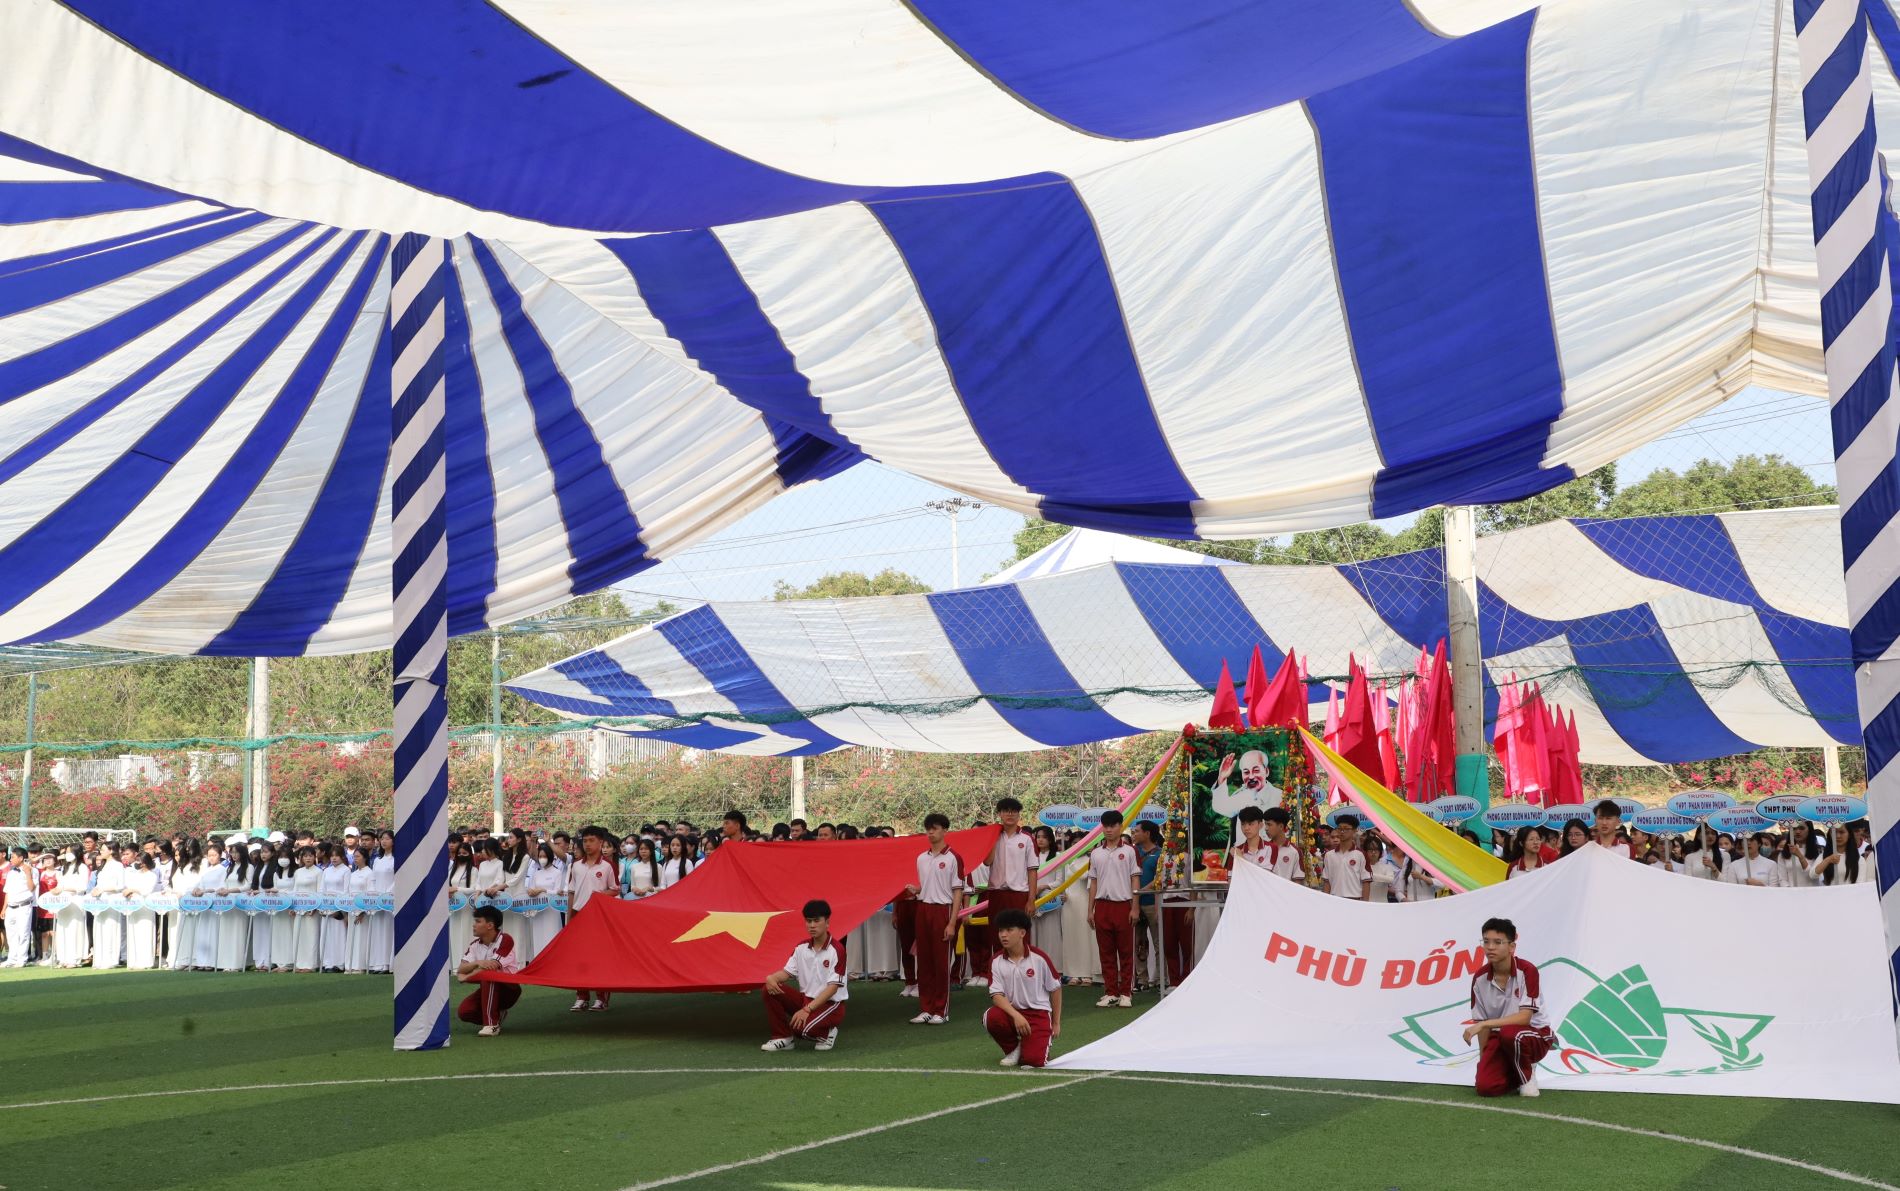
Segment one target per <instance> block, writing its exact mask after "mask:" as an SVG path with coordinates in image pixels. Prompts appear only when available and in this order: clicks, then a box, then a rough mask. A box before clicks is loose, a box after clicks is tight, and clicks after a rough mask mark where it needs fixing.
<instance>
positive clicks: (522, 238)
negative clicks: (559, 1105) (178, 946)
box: [0, 0, 1900, 654]
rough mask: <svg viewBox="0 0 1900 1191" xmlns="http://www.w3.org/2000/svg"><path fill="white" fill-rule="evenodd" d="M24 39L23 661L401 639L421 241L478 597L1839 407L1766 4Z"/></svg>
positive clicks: (1804, 190)
mask: <svg viewBox="0 0 1900 1191" xmlns="http://www.w3.org/2000/svg"><path fill="white" fill-rule="evenodd" d="M1880 11H1882V12H1884V11H1885V10H1884V9H1881V10H1880ZM1892 30H1893V26H1892V23H1891V22H1890V21H1889V22H1887V24H1886V25H1884V26H1882V35H1883V37H1884V36H1887V35H1888V33H1890V32H1892ZM1896 40H1900V35H1897V36H1896ZM0 45H6V46H7V47H8V69H7V70H6V71H5V72H0V410H3V411H4V414H0V575H4V576H5V578H6V583H5V586H4V587H3V588H0V642H17V641H32V640H49V639H56V638H64V639H68V640H75V641H83V642H89V643H95V644H100V645H111V646H119V647H124V648H134V649H145V650H157V651H164V652H204V653H227V654H284V653H303V652H342V651H349V650H358V649H368V648H377V647H384V646H387V645H388V644H389V624H390V618H389V612H388V608H389V578H388V576H389V573H390V571H389V560H388V555H389V529H388V506H389V477H388V475H387V472H388V466H387V464H388V459H389V457H390V443H389V441H388V431H387V428H386V427H387V418H386V416H385V413H384V410H385V407H386V406H387V404H388V394H387V385H388V373H389V369H390V367H391V363H392V362H391V360H390V353H391V348H390V336H389V331H388V328H387V326H386V312H387V309H388V306H389V293H388V272H389V270H388V267H387V257H388V253H389V249H390V244H391V242H392V239H391V238H392V236H394V235H396V234H400V233H405V232H427V233H432V234H439V235H442V236H444V237H446V238H447V239H448V241H449V251H450V254H451V259H452V264H453V270H452V284H451V285H450V287H449V292H448V294H447V296H446V298H445V311H446V318H447V324H448V336H449V343H448V349H447V365H446V369H445V375H444V377H443V385H444V388H445V397H446V406H447V410H448V415H447V416H448V427H447V434H446V450H447V464H446V472H447V475H446V482H447V488H448V504H449V508H450V524H449V538H448V558H447V566H448V600H449V617H450V627H451V631H453V632H458V633H459V632H468V631H473V630H476V629H479V628H481V627H483V626H485V625H491V624H497V623H501V622H505V621H507V620H510V619H513V618H516V617H520V616H523V615H527V614H531V613H534V612H537V611H540V610H543V609H545V608H548V607H551V606H553V605H555V604H557V603H559V602H560V601H562V600H563V599H566V598H568V597H569V596H571V595H573V594H576V593H581V592H586V591H590V590H594V589H597V588H599V587H601V586H604V585H605V584H607V583H610V582H613V581H615V580H618V579H622V578H625V577H627V576H629V575H631V574H634V573H636V572H638V571H639V570H641V569H642V568H644V567H646V566H649V565H651V564H652V563H654V562H655V561H657V560H659V559H662V558H665V557H669V556H671V555H673V554H676V553H678V552H679V551H681V550H682V549H684V548H686V547H687V546H689V545H691V544H692V543H693V542H695V541H698V540H701V539H703V538H704V537H706V536H708V535H710V534H712V533H714V532H716V531H717V530H718V529H719V528H721V527H722V526H724V525H726V524H729V523H730V522H731V521H732V520H734V519H735V518H737V517H738V516H740V515H742V514H743V513H745V512H746V511H748V510H750V509H752V508H755V507H757V506H758V505H759V504H761V503H763V502H764V501H767V500H769V499H771V498H772V497H773V496H774V495H775V494H777V493H778V492H780V491H782V490H783V489H784V488H786V487H787V486H788V485H792V484H797V483H800V482H803V481H806V480H809V479H812V478H814V477H820V476H824V475H827V474H830V473H831V472H834V471H836V470H838V469H840V468H844V467H848V466H850V465H851V464H852V463H854V462H855V461H857V460H859V459H861V458H867V457H868V458H873V459H877V460H880V461H883V462H885V463H887V464H889V465H891V466H894V467H898V468H901V469H903V470H906V471H909V472H912V473H913V474H916V475H919V476H921V477H924V478H926V479H929V480H933V481H936V482H938V483H941V484H944V485H946V486H948V487H951V488H955V489H959V490H961V491H963V492H966V493H969V494H971V495H974V496H976V497H978V498H980V499H983V500H985V501H988V502H991V503H994V504H999V505H1003V506H1005V507H1009V508H1012V509H1017V510H1020V511H1023V512H1026V513H1034V514H1037V515H1041V516H1046V517H1049V518H1052V519H1055V520H1059V521H1063V522H1065V523H1070V524H1076V525H1083V526H1092V527H1096V528H1102V529H1108V530H1117V531H1126V532H1137V533H1142V534H1149V535H1156V536H1172V537H1249V536H1257V535H1261V534H1265V533H1273V532H1281V531H1286V530H1296V529H1303V528H1314V527H1324V526H1332V525H1338V524H1342V523H1346V522H1351V521H1355V520H1358V519H1362V518H1365V517H1368V516H1376V517H1384V516H1389V515H1395V514H1400V513H1404V512H1408V511H1411V510H1414V509H1419V508H1422V507H1426V506H1429V505H1432V504H1437V503H1443V502H1469V501H1489V500H1500V499H1508V498H1512V497H1517V496H1522V495H1526V494H1529V493H1531V492H1535V491H1538V490H1541V489H1543V488H1546V487H1549V486H1551V485H1553V484H1556V483H1558V482H1561V481H1562V480H1564V479H1567V478H1569V477H1570V476H1571V475H1573V474H1575V473H1579V472H1582V471H1585V470H1587V469H1589V468H1592V467H1595V466H1597V465H1599V464H1601V463H1603V462H1605V461H1607V460H1610V459H1613V458H1615V457H1616V456H1618V455H1620V454H1622V453H1624V452H1626V451H1627V450H1629V449H1630V448H1632V447H1634V446H1636V445H1638V444H1640V443H1642V442H1644V441H1647V440H1648V439H1650V438H1653V437H1655V436H1656V435H1658V434H1661V433H1663V432H1665V431H1667V430H1669V429H1671V428H1672V427H1675V426H1677V425H1679V424H1681V423H1683V422H1685V421H1687V420H1689V419H1691V418H1693V417H1695V416H1696V415H1698V414H1700V413H1702V412H1704V411H1706V410H1707V409H1709V408H1711V407H1712V406H1714V405H1715V404H1717V403H1719V402H1721V401H1722V400H1724V399H1725V398H1726V397H1728V396H1730V395H1732V394H1734V393H1735V392H1737V391H1739V390H1740V389H1741V388H1742V387H1744V386H1746V385H1749V384H1764V385H1769V386H1772V387H1776V388H1781V389H1785V390H1789V391H1792V392H1797V393H1807V394H1813V395H1817V396H1818V395H1822V394H1823V393H1824V392H1825V383H1824V378H1823V376H1822V371H1821V349H1820V333H1819V314H1818V303H1817V298H1816V294H1817V287H1818V284H1819V279H1818V278H1817V273H1816V265H1815V251H1814V246H1813V242H1812V231H1811V227H1812V223H1811V213H1810V209H1809V193H1810V190H1811V187H1810V185H1809V179H1808V177H1807V162H1806V157H1805V155H1804V153H1803V151H1802V146H1803V140H1804V128H1803V123H1802V117H1801V111H1802V108H1801V102H1800V92H1799V77H1800V71H1799V70H1798V69H1797V63H1796V40H1795V33H1794V29H1793V25H1792V21H1791V20H1790V19H1789V16H1788V13H1787V11H1786V6H1785V3H1782V2H1777V0H1722V2H1720V3H1713V4H1712V3H1708V2H1707V0H1661V2H1658V0H1559V2H1557V3H1553V4H1548V5H1545V6H1543V7H1541V8H1538V9H1535V10H1527V9H1526V8H1525V6H1523V5H1522V4H1520V3H1516V2H1515V0H1421V2H1417V3H1411V4H1408V5H1391V4H1386V3H1383V2H1381V3H1376V4H1375V3H1371V2H1370V0H1350V2H1343V3H1336V4H1326V5H1312V4H1310V3H1303V2H1302V3H1295V2H1294V0H1266V2H1261V3H1253V4H1240V5H1234V4H1225V3H1214V2H1213V0H1193V2H1189V3H1182V4H1168V5H1152V4H1143V3H1134V2H1132V0H1130V2H1127V3H1121V2H1110V0H1100V2H1097V3H1090V4H1085V5H1084V4H1077V5H1070V4H1050V5H1037V6H1030V7H1029V8H1027V9H1025V8H1024V7H1023V6H1021V5H1007V6H1005V5H981V4H979V5H961V4H950V3H939V2H937V0H922V2H919V3H913V4H909V5H890V4H886V3H883V2H882V0H879V2H877V3H872V2H870V0H812V3H809V4H801V5H793V6H783V5H743V6H742V5H739V4H736V3H733V2H730V0H717V2H714V0H708V2H706V3H695V4H687V5H678V4H623V3H620V2H619V0H564V2H563V3H558V4H557V3H553V2H551V0H501V2H498V3H492V4H476V3H470V2H468V0H413V2H410V3H403V4H396V5H390V4H376V5H371V4H367V3H363V2H361V0H349V2H346V3H339V2H336V0H326V2H325V3H322V4H318V3H316V2H315V0H286V2H284V3H279V4H270V5H254V4H240V3H232V2H230V0H197V2H194V3H189V4H186V3H155V2H152V0H136V2H135V0H64V2H60V3H55V2H54V0H14V2H12V3H8V4H6V5H0ZM1889 48H1890V49H1900V46H1890V47H1889ZM1871 86H1872V88H1873V92H1874V96H1875V99H1876V102H1877V103H1878V104H1879V105H1881V107H1882V110H1883V112H1884V111H1887V110H1889V109H1891V110H1893V112H1894V115H1893V118H1892V119H1889V120H1886V121H1884V124H1885V126H1886V127H1888V128H1892V129H1897V130H1900V84H1896V83H1895V80H1894V77H1893V72H1892V69H1891V67H1890V66H1889V65H1888V63H1887V61H1886V60H1885V59H1884V58H1883V59H1880V60H1879V62H1878V64H1877V67H1876V69H1875V71H1874V74H1873V78H1872V83H1871ZM1895 135H1900V133H1896V134H1895ZM1894 143H1896V144H1900V142H1894ZM1236 428H1239V429H1238V431H1237V429H1236Z"/></svg>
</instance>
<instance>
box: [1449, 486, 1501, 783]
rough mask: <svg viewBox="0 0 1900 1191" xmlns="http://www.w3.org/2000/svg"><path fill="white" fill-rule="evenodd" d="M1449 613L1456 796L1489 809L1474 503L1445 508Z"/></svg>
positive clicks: (1489, 778) (1489, 781)
mask: <svg viewBox="0 0 1900 1191" xmlns="http://www.w3.org/2000/svg"><path fill="white" fill-rule="evenodd" d="M1445 613H1446V620H1447V623H1448V624H1449V625H1450V628H1451V642H1450V648H1449V649H1448V651H1447V652H1448V653H1449V655H1450V656H1449V658H1448V661H1449V662H1450V664H1451V706H1452V723H1453V727H1454V730H1455V732H1456V734H1457V740H1456V743H1457V749H1458V761H1457V765H1458V778H1457V781H1458V793H1460V794H1463V795H1465V796H1466V797H1468V798H1475V799H1477V800H1478V813H1480V814H1483V813H1484V810H1485V808H1486V807H1488V806H1490V805H1491V776H1490V770H1489V769H1487V768H1486V764H1485V757H1484V650H1483V646H1482V644H1481V643H1480V640H1479V637H1478V530H1477V523H1476V521H1475V519H1474V518H1473V516H1472V509H1471V506H1470V505H1448V506H1447V507H1446V509H1445Z"/></svg>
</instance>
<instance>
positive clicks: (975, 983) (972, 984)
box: [963, 976, 990, 988]
mask: <svg viewBox="0 0 1900 1191" xmlns="http://www.w3.org/2000/svg"><path fill="white" fill-rule="evenodd" d="M989 986H990V982H989V981H987V980H985V979H983V977H981V976H972V977H970V978H969V979H968V980H965V981H964V982H963V987H965V988H988V987H989Z"/></svg>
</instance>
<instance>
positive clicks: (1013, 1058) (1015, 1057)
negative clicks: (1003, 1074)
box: [997, 1046, 1023, 1067]
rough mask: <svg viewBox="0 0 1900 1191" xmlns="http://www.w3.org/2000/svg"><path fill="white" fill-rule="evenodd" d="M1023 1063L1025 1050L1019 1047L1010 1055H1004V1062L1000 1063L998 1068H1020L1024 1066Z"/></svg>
mask: <svg viewBox="0 0 1900 1191" xmlns="http://www.w3.org/2000/svg"><path fill="white" fill-rule="evenodd" d="M1022 1061H1023V1048H1022V1047H1020V1046H1019V1047H1017V1048H1016V1049H1015V1050H1012V1051H1010V1052H1009V1053H1008V1054H1006V1055H1004V1056H1003V1061H1002V1062H1000V1063H998V1064H997V1066H998V1067H1016V1066H1020V1065H1021V1064H1022Z"/></svg>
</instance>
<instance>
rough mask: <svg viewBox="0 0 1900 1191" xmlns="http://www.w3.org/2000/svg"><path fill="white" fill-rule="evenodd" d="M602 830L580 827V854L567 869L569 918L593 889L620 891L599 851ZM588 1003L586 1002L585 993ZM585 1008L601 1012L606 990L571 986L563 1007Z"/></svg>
mask: <svg viewBox="0 0 1900 1191" xmlns="http://www.w3.org/2000/svg"><path fill="white" fill-rule="evenodd" d="M605 836H606V833H605V832H603V831H602V830H601V829H600V828H598V827H585V828H582V830H581V855H580V858H579V859H578V860H576V861H574V863H573V864H572V865H571V866H569V868H568V870H567V913H568V918H569V919H570V920H572V919H573V917H574V915H576V914H578V913H580V912H581V908H582V907H583V906H585V905H586V904H587V903H588V901H589V900H590V899H591V898H592V897H593V896H594V895H595V894H597V893H603V894H606V895H607V896H608V897H613V896H614V895H615V894H617V893H619V892H620V877H619V874H617V873H615V872H614V862H613V861H611V860H609V859H607V857H606V856H605V855H603V852H604V850H605V848H606V838H605ZM590 996H591V997H592V998H593V1001H592V1003H591V1004H590V1003H589V1002H588V998H589V997H590ZM582 1010H588V1011H590V1012H593V1013H604V1012H606V1010H607V994H606V993H604V992H602V991H600V990H599V989H592V988H578V989H575V990H574V1003H573V1004H572V1005H569V1006H568V1007H567V1011H568V1012H569V1013H579V1012H581V1011H582Z"/></svg>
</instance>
